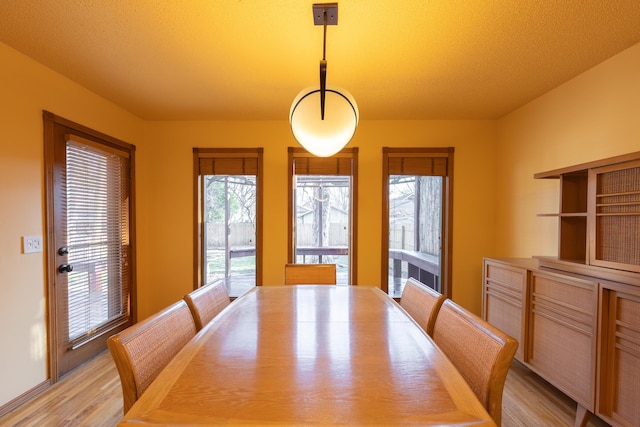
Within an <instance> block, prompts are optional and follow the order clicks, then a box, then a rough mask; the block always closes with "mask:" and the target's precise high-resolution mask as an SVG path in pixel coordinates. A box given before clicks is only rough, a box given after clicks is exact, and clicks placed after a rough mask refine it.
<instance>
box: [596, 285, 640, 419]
mask: <svg viewBox="0 0 640 427" xmlns="http://www.w3.org/2000/svg"><path fill="white" fill-rule="evenodd" d="M601 331H602V353H601V358H600V359H601V360H600V369H599V376H600V390H599V394H598V408H597V412H598V414H599V415H601V416H603V417H604V418H605V419H607V418H609V419H608V421H610V422H612V423H613V424H619V425H634V426H638V425H640V405H638V396H639V395H640V292H639V293H636V292H627V291H626V290H614V289H606V288H605V289H603V291H602V329H601Z"/></svg>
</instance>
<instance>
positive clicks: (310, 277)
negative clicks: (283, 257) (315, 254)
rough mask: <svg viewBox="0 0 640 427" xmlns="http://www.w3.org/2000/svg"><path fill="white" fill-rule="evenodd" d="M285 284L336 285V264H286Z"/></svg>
mask: <svg viewBox="0 0 640 427" xmlns="http://www.w3.org/2000/svg"><path fill="white" fill-rule="evenodd" d="M284 284H285V285H309V284H318V285H335V284H336V265H335V264H285V266H284Z"/></svg>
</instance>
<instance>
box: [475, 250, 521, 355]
mask: <svg viewBox="0 0 640 427" xmlns="http://www.w3.org/2000/svg"><path fill="white" fill-rule="evenodd" d="M527 277H528V271H527V270H526V269H523V268H518V267H513V266H507V265H503V264H499V263H494V262H491V261H485V264H484V286H483V317H484V320H486V321H487V322H489V323H491V324H492V325H494V326H495V327H497V328H498V329H500V330H502V331H503V332H505V333H506V334H508V335H511V336H512V337H513V338H515V339H516V340H518V343H519V345H518V350H517V351H516V354H515V358H516V359H518V360H520V361H524V355H525V354H526V353H525V339H524V337H525V335H524V323H525V322H524V313H525V309H524V306H525V301H526V283H527Z"/></svg>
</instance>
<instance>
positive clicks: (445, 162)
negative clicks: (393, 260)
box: [380, 147, 454, 298]
mask: <svg viewBox="0 0 640 427" xmlns="http://www.w3.org/2000/svg"><path fill="white" fill-rule="evenodd" d="M453 153H454V148H453V147H433V148H429V147H425V148H389V147H383V148H382V245H381V246H382V253H381V260H380V261H381V266H382V269H381V282H380V283H381V284H382V290H383V291H385V292H388V281H389V280H388V275H389V175H392V174H394V173H399V172H398V170H402V171H404V172H406V173H408V174H418V172H419V173H420V174H422V175H438V176H443V177H444V191H443V206H442V216H443V222H444V224H443V227H442V232H443V235H442V244H443V246H444V247H443V248H442V267H441V268H442V279H441V284H442V293H443V294H444V295H446V296H447V297H448V298H451V295H452V289H451V284H452V281H451V271H452V258H451V254H452V253H453V252H452V251H453V248H452V246H453ZM390 170H391V171H392V172H391V173H390V172H389V171H390Z"/></svg>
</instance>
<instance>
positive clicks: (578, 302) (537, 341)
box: [526, 271, 598, 412]
mask: <svg viewBox="0 0 640 427" xmlns="http://www.w3.org/2000/svg"><path fill="white" fill-rule="evenodd" d="M597 289H598V283H597V282H592V281H588V280H582V279H576V278H573V277H566V276H563V275H558V274H551V273H547V272H542V271H533V272H531V281H530V295H531V297H530V305H529V306H530V309H529V325H528V340H527V349H528V351H527V357H526V361H527V363H528V365H529V367H531V368H532V369H533V370H534V371H535V372H537V373H538V374H540V375H541V376H542V377H544V378H546V379H547V380H548V381H549V382H551V383H552V384H554V385H555V386H556V387H557V388H559V389H560V390H562V391H563V392H565V393H566V394H567V395H568V396H571V397H572V398H573V399H574V400H575V401H576V402H578V403H579V404H580V405H582V406H583V407H584V408H585V409H587V410H589V411H590V412H593V411H594V397H595V368H596V364H595V361H596V357H595V353H596V338H595V331H596V313H597V296H598V293H597Z"/></svg>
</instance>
